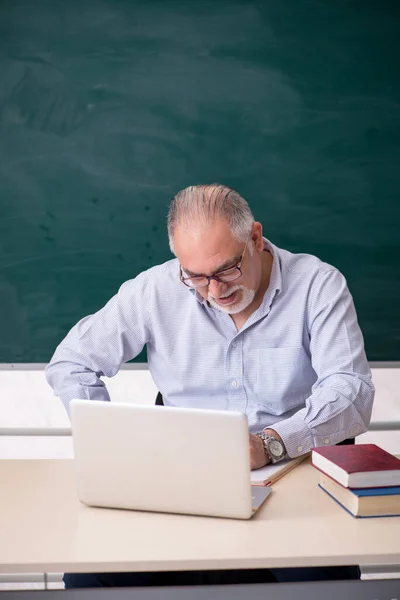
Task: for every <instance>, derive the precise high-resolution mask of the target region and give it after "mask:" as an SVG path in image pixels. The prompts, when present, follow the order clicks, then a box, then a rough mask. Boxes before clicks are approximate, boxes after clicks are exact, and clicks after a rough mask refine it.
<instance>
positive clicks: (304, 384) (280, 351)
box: [256, 346, 313, 415]
mask: <svg viewBox="0 0 400 600" xmlns="http://www.w3.org/2000/svg"><path fill="white" fill-rule="evenodd" d="M311 373H313V371H312V367H311V363H310V359H309V357H308V355H307V353H306V351H305V350H304V348H303V347H301V346H300V347H297V348H260V349H258V350H257V390H256V393H257V396H258V402H259V408H260V409H262V410H264V411H266V412H268V413H270V414H273V415H282V414H284V413H286V412H288V411H290V410H293V409H295V408H301V407H302V406H304V400H305V399H306V398H307V397H308V396H309V395H310V393H311V385H312V376H311Z"/></svg>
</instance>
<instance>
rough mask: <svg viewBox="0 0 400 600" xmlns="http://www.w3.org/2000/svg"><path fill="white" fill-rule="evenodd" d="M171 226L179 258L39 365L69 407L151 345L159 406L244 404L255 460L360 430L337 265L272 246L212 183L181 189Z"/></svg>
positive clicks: (366, 411)
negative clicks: (47, 362) (72, 401)
mask: <svg viewBox="0 0 400 600" xmlns="http://www.w3.org/2000/svg"><path fill="white" fill-rule="evenodd" d="M168 235H169V241H170V247H171V250H172V252H173V253H174V254H175V256H176V259H174V260H171V261H168V262H166V263H164V264H162V265H158V266H155V267H153V268H151V269H149V270H148V271H145V272H143V273H140V274H139V275H138V276H137V277H136V278H135V279H132V280H130V281H128V282H126V283H124V284H123V285H122V286H121V288H120V290H119V291H118V293H117V294H116V295H115V296H114V297H113V298H112V299H111V300H110V301H109V302H108V303H107V304H106V306H105V307H104V308H102V309H101V310H99V311H98V312H97V313H96V314H94V315H92V316H89V317H86V318H84V319H82V320H81V321H80V322H79V323H78V324H77V325H75V327H74V328H73V329H72V330H71V331H70V333H69V334H68V335H67V336H66V338H65V339H64V340H63V341H62V342H61V344H60V345H59V346H58V348H57V350H56V352H55V354H54V356H53V358H52V360H51V362H50V364H49V366H48V367H47V369H46V375H47V379H48V381H49V383H50V385H51V386H52V387H53V389H54V391H55V394H56V395H57V396H59V397H60V398H61V400H62V401H63V403H64V405H65V406H66V407H67V409H68V403H69V401H70V400H71V399H72V398H81V399H88V400H91V399H96V400H109V396H108V393H107V390H106V388H105V386H104V384H103V382H102V381H101V379H100V378H101V376H102V375H106V376H108V377H112V376H113V375H115V374H116V373H117V372H118V370H119V368H120V366H121V364H122V363H124V362H126V361H129V360H131V359H132V358H134V357H135V356H137V355H138V354H139V352H140V351H141V350H142V349H143V347H144V345H146V346H147V354H148V363H149V369H150V371H151V374H152V377H153V380H154V381H155V383H156V385H157V386H158V388H159V390H160V391H161V393H162V396H163V399H164V403H165V404H166V405H170V406H185V407H205V408H215V409H223V410H236V411H242V412H244V413H246V415H247V417H248V422H249V430H250V450H251V467H252V468H258V467H261V466H263V465H264V464H266V463H267V462H269V461H273V462H275V461H278V460H281V459H283V458H285V457H286V456H290V457H295V456H299V455H301V454H304V453H306V452H309V451H310V449H311V448H312V447H313V446H323V445H330V444H337V443H339V442H342V441H343V440H346V439H348V438H352V437H354V436H356V435H358V434H360V433H363V432H364V431H366V429H367V426H368V423H369V420H370V415H371V409H372V402H373V397H374V388H373V385H372V382H371V373H370V370H369V367H368V363H367V360H366V356H365V352H364V344H363V338H362V334H361V331H360V329H359V326H358V323H357V316H356V312H355V309H354V305H353V301H352V298H351V295H350V293H349V291H348V289H347V286H346V281H345V279H344V277H343V276H342V275H341V274H340V273H339V271H338V270H337V269H335V268H334V267H332V266H331V265H328V264H326V263H324V262H322V261H320V260H319V259H318V258H316V257H314V256H311V255H307V254H292V253H290V252H288V251H286V250H282V249H280V248H278V247H276V246H274V245H273V244H272V243H271V242H270V241H269V240H267V239H266V238H264V237H263V231H262V225H261V223H259V222H257V221H255V220H254V217H253V215H252V212H251V210H250V208H249V206H248V204H247V202H246V201H245V200H244V199H243V198H241V196H240V195H239V194H238V193H237V192H236V191H234V190H232V189H231V188H228V187H226V186H223V185H219V184H212V185H199V186H191V187H188V188H186V189H184V190H182V191H180V192H179V193H178V194H177V195H176V196H175V198H174V199H173V200H172V203H171V206H170V210H169V215H168ZM226 443H235V442H234V440H226Z"/></svg>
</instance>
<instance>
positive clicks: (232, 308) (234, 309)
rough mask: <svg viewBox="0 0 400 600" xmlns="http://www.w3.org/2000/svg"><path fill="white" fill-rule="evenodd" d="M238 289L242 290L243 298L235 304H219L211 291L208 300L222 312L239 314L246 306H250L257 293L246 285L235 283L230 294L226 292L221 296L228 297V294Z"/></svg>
mask: <svg viewBox="0 0 400 600" xmlns="http://www.w3.org/2000/svg"><path fill="white" fill-rule="evenodd" d="M238 290H240V291H241V292H242V297H241V299H240V300H239V302H235V303H234V304H229V305H228V306H224V305H221V304H218V302H216V301H215V299H214V296H212V295H211V294H210V293H208V296H207V300H208V302H209V303H210V304H211V306H213V307H214V308H217V309H218V310H221V311H222V312H224V313H226V314H228V315H237V314H238V313H240V312H242V310H245V308H247V307H248V306H250V304H251V303H252V302H253V300H254V296H255V295H256V292H255V290H251V289H249V288H247V287H245V286H244V285H235V286H233V287H232V288H230V290H229V293H228V294H225V296H220V297H221V298H226V297H227V296H230V295H231V294H233V293H234V292H236V291H238Z"/></svg>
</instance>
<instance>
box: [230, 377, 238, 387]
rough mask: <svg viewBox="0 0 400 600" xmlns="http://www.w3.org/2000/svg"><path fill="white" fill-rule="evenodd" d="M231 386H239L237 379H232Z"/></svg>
mask: <svg viewBox="0 0 400 600" xmlns="http://www.w3.org/2000/svg"><path fill="white" fill-rule="evenodd" d="M231 386H232V387H234V388H235V387H237V386H238V382H237V381H236V379H233V380H232V383H231Z"/></svg>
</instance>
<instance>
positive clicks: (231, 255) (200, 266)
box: [177, 248, 243, 275]
mask: <svg viewBox="0 0 400 600" xmlns="http://www.w3.org/2000/svg"><path fill="white" fill-rule="evenodd" d="M242 252H243V248H232V249H228V248H223V249H222V251H220V252H207V250H206V248H203V249H199V250H198V251H197V252H196V253H193V254H191V253H190V251H189V249H188V250H187V252H185V253H184V254H182V255H181V256H182V258H180V256H179V254H177V258H178V260H179V262H180V263H181V266H182V267H183V269H184V270H185V271H186V272H187V273H188V274H190V275H213V274H214V273H218V272H219V271H223V270H224V269H227V268H228V267H232V266H234V265H235V264H236V263H237V262H238V261H239V260H240V257H241V255H242Z"/></svg>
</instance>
